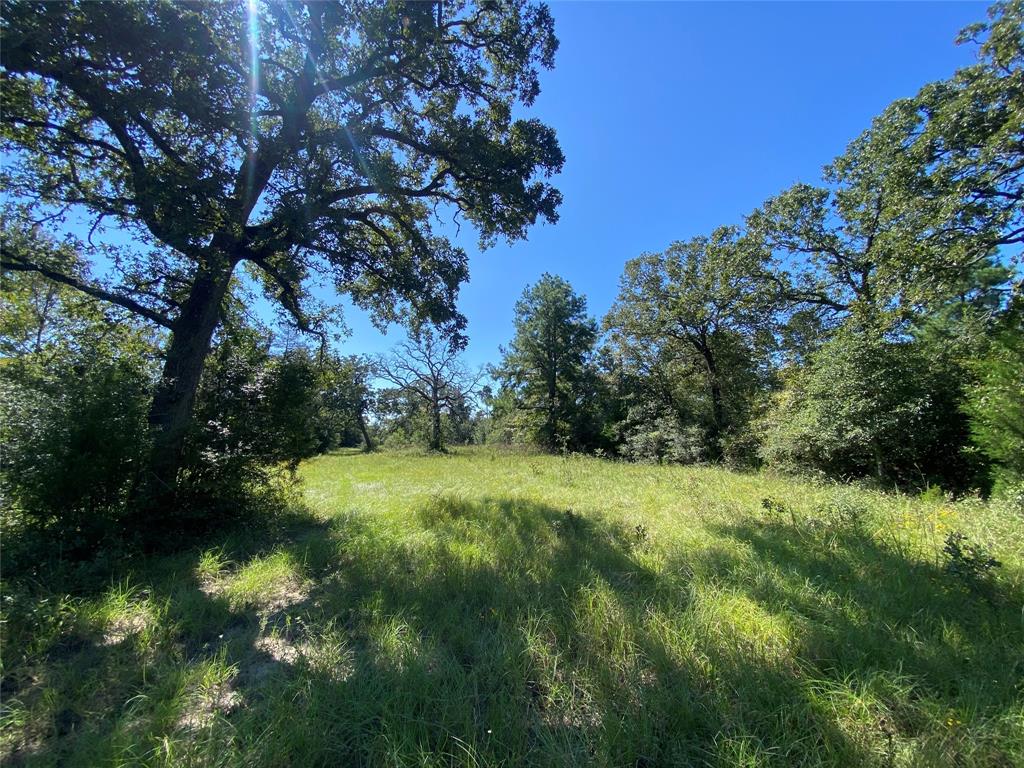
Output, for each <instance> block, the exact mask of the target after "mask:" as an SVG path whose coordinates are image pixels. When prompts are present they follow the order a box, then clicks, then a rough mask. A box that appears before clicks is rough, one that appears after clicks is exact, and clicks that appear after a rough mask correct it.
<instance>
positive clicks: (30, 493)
mask: <svg viewBox="0 0 1024 768" xmlns="http://www.w3.org/2000/svg"><path fill="white" fill-rule="evenodd" d="M108 341H109V339H108ZM51 351H52V350H51ZM29 362H30V361H26V360H22V361H20V364H8V365H5V366H4V368H3V376H2V379H0V422H2V433H0V434H2V441H3V445H4V461H3V485H4V496H5V497H6V501H5V504H8V505H11V506H12V507H13V508H14V510H15V511H16V512H17V513H18V514H19V515H20V516H21V517H23V518H24V520H25V522H26V523H28V524H29V525H31V526H33V527H36V528H40V529H45V530H53V531H56V532H58V533H59V538H60V539H61V541H62V542H63V546H64V547H65V548H68V549H75V548H79V547H86V546H89V545H90V544H91V543H92V542H94V541H95V540H96V539H97V538H99V537H101V536H102V535H104V534H105V533H107V532H109V530H110V529H111V527H112V526H114V525H115V524H116V523H117V521H118V519H119V517H120V516H121V514H122V513H123V511H124V502H125V500H126V498H127V494H128V493H129V491H130V488H131V486H132V482H133V480H134V478H135V476H136V473H137V472H138V469H139V467H140V466H141V463H142V461H143V460H144V458H145V455H146V447H147V424H146V414H147V410H148V407H149V399H150V393H151V388H152V380H153V379H152V371H151V369H150V365H149V363H148V361H147V360H146V359H145V357H143V356H141V355H140V354H138V351H137V350H135V349H131V348H129V349H128V350H127V351H126V350H124V349H120V350H119V349H118V348H117V345H115V344H110V343H103V344H100V345H97V346H92V347H80V348H78V349H74V348H73V347H72V345H68V346H66V347H62V348H60V349H59V351H56V352H55V353H54V354H53V356H52V358H51V359H49V360H48V362H47V365H46V367H45V369H43V368H39V367H33V366H31V365H29Z"/></svg>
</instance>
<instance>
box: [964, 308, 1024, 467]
mask: <svg viewBox="0 0 1024 768" xmlns="http://www.w3.org/2000/svg"><path fill="white" fill-rule="evenodd" d="M1019 314H1020V310H1019V309H1018V310H1016V311H1015V312H1014V311H1011V312H1009V313H1008V315H1007V319H1006V321H1004V325H1003V327H1002V328H1001V329H999V331H998V332H997V333H996V334H995V335H994V337H993V338H992V340H991V345H990V346H989V351H988V354H987V355H985V356H984V357H982V358H981V359H979V360H977V361H976V363H975V372H976V374H977V376H978V383H977V384H976V386H974V387H972V388H971V389H970V390H969V392H968V396H967V400H966V403H965V404H964V407H965V409H966V411H967V413H968V414H969V415H970V418H971V436H972V438H973V439H974V442H975V443H977V445H978V446H980V448H981V450H982V451H984V452H985V454H986V455H987V456H989V457H990V458H991V459H992V460H993V461H994V462H995V463H996V465H997V468H998V469H997V471H998V473H999V479H1000V480H1001V481H1002V482H1003V483H1004V484H1005V485H1007V486H1012V485H1013V484H1015V483H1016V484H1020V483H1022V482H1024V328H1022V327H1021V324H1020V320H1019Z"/></svg>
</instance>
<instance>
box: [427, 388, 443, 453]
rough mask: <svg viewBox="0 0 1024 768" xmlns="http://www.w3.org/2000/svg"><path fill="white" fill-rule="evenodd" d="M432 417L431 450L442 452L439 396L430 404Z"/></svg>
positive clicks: (435, 396)
mask: <svg viewBox="0 0 1024 768" xmlns="http://www.w3.org/2000/svg"><path fill="white" fill-rule="evenodd" d="M430 415H431V419H432V421H431V426H430V450H432V451H440V450H441V404H440V403H439V402H438V399H437V395H436V394H435V395H434V398H433V399H432V400H431V403H430Z"/></svg>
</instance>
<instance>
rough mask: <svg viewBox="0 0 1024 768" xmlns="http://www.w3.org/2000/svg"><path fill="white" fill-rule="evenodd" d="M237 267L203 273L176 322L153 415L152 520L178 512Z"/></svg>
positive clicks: (146, 486)
mask: <svg viewBox="0 0 1024 768" xmlns="http://www.w3.org/2000/svg"><path fill="white" fill-rule="evenodd" d="M232 266H233V264H232V265H231V266H225V267H223V268H221V269H219V270H211V269H202V270H201V271H200V272H199V274H198V275H196V279H195V282H194V283H193V284H192V290H191V291H190V293H189V296H188V299H186V301H185V303H184V304H183V305H182V307H181V313H180V315H179V316H178V318H177V320H175V322H174V328H173V330H172V333H171V338H170V341H169V342H168V344H167V352H166V358H165V362H164V369H163V373H162V375H161V378H160V383H159V384H158V385H157V388H156V392H155V394H154V396H153V403H152V405H151V407H150V411H149V425H150V428H151V430H152V439H153V443H152V447H151V449H150V455H149V464H148V467H147V474H146V477H145V478H144V479H143V481H142V498H141V499H139V501H140V502H141V507H140V510H139V511H140V513H141V514H143V515H145V516H146V517H147V518H148V519H152V518H153V516H155V515H159V516H160V517H166V516H167V515H168V514H169V513H171V512H172V509H169V508H168V505H173V495H174V489H175V487H176V485H177V480H178V472H179V470H180V469H181V463H182V458H183V455H182V454H183V449H184V446H185V438H186V436H187V435H188V429H189V426H190V424H191V422H192V412H193V409H194V407H195V401H196V392H197V391H198V389H199V380H200V377H201V376H202V373H203V367H204V365H205V363H206V357H207V355H208V354H209V351H210V341H211V339H212V338H213V332H214V331H215V330H216V328H217V324H218V323H219V322H220V318H221V304H222V302H223V301H224V297H225V296H226V295H227V292H228V285H229V283H230V280H231V271H232V270H231V267H232ZM147 522H148V520H147Z"/></svg>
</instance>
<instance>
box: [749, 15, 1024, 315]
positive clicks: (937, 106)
mask: <svg viewBox="0 0 1024 768" xmlns="http://www.w3.org/2000/svg"><path fill="white" fill-rule="evenodd" d="M989 16H990V22H989V23H987V24H977V25H973V26H971V27H969V28H967V29H966V30H964V32H963V33H961V37H960V41H961V42H964V41H967V40H971V41H975V42H980V43H981V45H980V48H979V61H978V63H977V64H974V65H972V66H969V67H966V68H964V69H961V70H959V71H957V72H956V73H955V74H954V75H953V77H951V78H949V79H948V80H943V81H939V82H935V83H931V84H929V85H927V86H925V87H924V88H922V89H921V91H920V92H919V93H918V94H917V95H916V96H914V97H913V98H910V99H901V100H898V101H895V102H893V104H891V105H890V106H889V107H888V108H887V109H886V110H885V111H884V112H883V113H882V114H881V115H880V116H879V117H877V118H876V119H875V120H874V121H873V123H872V126H871V128H870V129H868V130H867V131H865V132H864V133H863V134H862V135H861V136H860V137H858V138H857V139H856V140H854V141H853V142H851V144H850V145H849V147H847V149H846V151H845V152H844V153H843V155H841V156H840V157H838V158H836V159H835V160H834V161H833V162H832V164H831V165H829V166H828V167H827V168H826V169H825V181H826V186H825V187H812V186H809V185H806V184H797V185H796V186H794V187H793V188H791V189H790V190H788V191H786V192H784V193H782V194H780V195H778V196H777V197H775V198H773V199H771V200H769V201H768V202H766V203H765V204H764V205H763V206H762V207H761V208H760V209H759V210H757V211H755V212H754V213H753V214H752V215H751V216H750V217H749V218H748V226H749V228H750V229H751V231H752V232H755V233H757V234H758V235H760V236H762V237H763V238H764V239H765V241H766V242H767V243H768V244H769V245H770V246H771V247H772V248H774V249H776V250H778V251H781V252H783V253H785V254H786V255H787V256H788V257H790V258H795V259H796V260H797V262H798V264H797V266H798V272H797V274H796V275H794V276H792V279H791V280H789V281H788V282H789V283H790V285H789V286H787V293H788V294H789V296H790V298H791V299H792V300H793V301H795V302H800V303H803V304H805V305H809V306H819V307H822V308H824V309H825V310H827V311H828V312H829V313H831V314H832V315H834V316H836V317H840V318H841V317H845V316H846V315H848V314H850V313H851V312H852V313H859V314H861V315H863V316H864V318H865V319H866V321H867V322H869V323H870V322H877V321H878V319H879V318H881V317H882V316H883V315H886V314H888V320H889V321H892V322H897V323H898V322H899V321H902V320H905V319H907V318H908V317H909V316H910V315H912V314H914V313H918V312H920V311H921V310H922V309H924V308H925V306H926V305H931V304H934V303H935V302H939V303H941V302H943V301H945V300H946V299H947V298H948V297H949V296H950V295H951V294H953V293H955V291H956V288H957V286H958V285H959V284H961V283H962V281H963V278H964V275H965V274H966V272H968V271H969V270H970V269H971V268H972V267H973V266H975V265H977V264H979V263H981V262H983V261H985V260H987V259H988V258H989V257H990V256H991V254H992V252H993V249H994V248H997V247H999V246H1011V245H1017V244H1020V243H1022V242H1024V127H1022V126H1024V33H1022V31H1021V30H1022V29H1024V2H1022V1H1021V0H1012V1H1011V2H1005V3H996V4H995V5H993V6H992V8H991V9H990V11H989ZM871 318H874V319H873V320H872V319H871Z"/></svg>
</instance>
